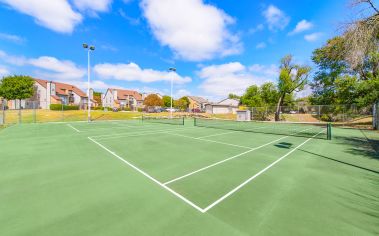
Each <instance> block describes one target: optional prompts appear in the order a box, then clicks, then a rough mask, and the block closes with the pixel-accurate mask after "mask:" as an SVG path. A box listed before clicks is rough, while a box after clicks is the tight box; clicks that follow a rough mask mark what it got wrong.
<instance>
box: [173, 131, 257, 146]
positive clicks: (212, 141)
mask: <svg viewBox="0 0 379 236" xmlns="http://www.w3.org/2000/svg"><path fill="white" fill-rule="evenodd" d="M168 134H171V135H174V136H179V137H184V138H190V139H195V140H202V141H205V142H210V143H219V144H224V145H228V146H233V147H239V148H245V149H251V147H246V146H241V145H237V144H232V143H224V142H219V141H214V140H210V139H203V138H195V137H191V136H187V135H182V134H175V133H170V132H168Z"/></svg>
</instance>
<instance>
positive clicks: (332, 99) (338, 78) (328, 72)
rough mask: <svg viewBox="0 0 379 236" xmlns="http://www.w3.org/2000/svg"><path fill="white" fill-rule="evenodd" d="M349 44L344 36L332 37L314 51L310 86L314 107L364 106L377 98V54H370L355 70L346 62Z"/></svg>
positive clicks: (378, 96) (378, 64)
mask: <svg viewBox="0 0 379 236" xmlns="http://www.w3.org/2000/svg"><path fill="white" fill-rule="evenodd" d="M347 44H348V42H347V41H346V38H345V37H344V36H342V37H334V38H332V39H330V40H328V41H327V43H326V45H324V46H323V47H321V48H318V49H316V50H315V51H314V52H313V56H312V60H313V62H314V63H315V64H316V65H317V68H318V71H316V73H315V76H314V78H313V82H312V83H311V88H312V90H313V92H312V96H311V97H310V102H311V103H312V104H317V105H332V104H333V105H335V104H339V105H351V104H358V106H359V107H365V106H367V105H370V104H372V103H374V102H375V101H377V100H378V99H379V94H378V93H379V92H378V85H379V76H378V74H377V73H376V72H375V71H377V70H378V66H379V53H378V52H370V53H369V54H368V55H366V57H365V61H364V63H363V64H362V65H361V66H359V67H355V68H354V66H352V65H351V64H350V62H349V61H348V60H347V59H346V56H345V54H346V52H347V51H348V47H347Z"/></svg>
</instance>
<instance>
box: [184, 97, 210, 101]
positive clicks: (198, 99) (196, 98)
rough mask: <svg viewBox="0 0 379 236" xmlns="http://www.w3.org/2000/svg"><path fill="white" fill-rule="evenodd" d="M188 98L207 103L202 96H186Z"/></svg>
mask: <svg viewBox="0 0 379 236" xmlns="http://www.w3.org/2000/svg"><path fill="white" fill-rule="evenodd" d="M188 98H190V99H192V100H194V101H195V102H198V103H209V102H208V100H207V99H205V98H202V97H197V96H188Z"/></svg>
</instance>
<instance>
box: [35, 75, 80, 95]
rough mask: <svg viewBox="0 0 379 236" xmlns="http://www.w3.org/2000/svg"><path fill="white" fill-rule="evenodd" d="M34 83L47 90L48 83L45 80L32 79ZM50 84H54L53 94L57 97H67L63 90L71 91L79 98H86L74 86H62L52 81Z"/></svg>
mask: <svg viewBox="0 0 379 236" xmlns="http://www.w3.org/2000/svg"><path fill="white" fill-rule="evenodd" d="M34 81H36V82H37V83H39V84H40V85H42V86H43V87H44V88H47V83H48V82H49V81H47V80H42V79H34ZM52 83H54V84H55V92H56V93H57V94H59V95H67V94H66V93H65V90H72V91H73V92H74V93H76V94H77V95H78V96H80V97H87V94H86V93H85V92H83V91H82V90H80V89H79V88H78V87H76V86H74V85H71V84H64V83H60V82H54V81H52Z"/></svg>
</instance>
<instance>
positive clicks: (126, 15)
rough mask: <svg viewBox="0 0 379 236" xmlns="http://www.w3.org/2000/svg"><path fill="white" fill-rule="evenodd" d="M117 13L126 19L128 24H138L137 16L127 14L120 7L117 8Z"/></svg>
mask: <svg viewBox="0 0 379 236" xmlns="http://www.w3.org/2000/svg"><path fill="white" fill-rule="evenodd" d="M118 13H119V14H120V16H121V17H122V18H124V19H125V20H127V21H128V22H129V24H131V25H139V24H140V23H141V22H140V19H139V18H133V17H131V16H128V14H126V12H125V11H124V10H122V9H119V10H118Z"/></svg>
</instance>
